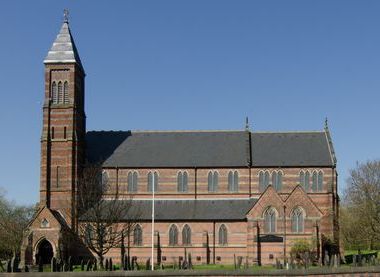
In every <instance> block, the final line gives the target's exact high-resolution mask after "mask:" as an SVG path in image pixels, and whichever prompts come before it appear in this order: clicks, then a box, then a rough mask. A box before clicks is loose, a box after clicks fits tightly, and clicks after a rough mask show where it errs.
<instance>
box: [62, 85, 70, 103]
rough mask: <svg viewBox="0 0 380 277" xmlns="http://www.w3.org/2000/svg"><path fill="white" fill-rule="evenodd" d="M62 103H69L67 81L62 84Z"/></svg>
mask: <svg viewBox="0 0 380 277" xmlns="http://www.w3.org/2000/svg"><path fill="white" fill-rule="evenodd" d="M63 102H64V103H65V104H68V103H69V83H68V82H67V81H65V83H64V84H63Z"/></svg>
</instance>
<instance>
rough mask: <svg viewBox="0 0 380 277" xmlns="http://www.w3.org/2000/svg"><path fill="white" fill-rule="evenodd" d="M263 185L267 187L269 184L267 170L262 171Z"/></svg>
mask: <svg viewBox="0 0 380 277" xmlns="http://www.w3.org/2000/svg"><path fill="white" fill-rule="evenodd" d="M264 186H265V188H267V187H268V186H269V172H268V171H265V173H264Z"/></svg>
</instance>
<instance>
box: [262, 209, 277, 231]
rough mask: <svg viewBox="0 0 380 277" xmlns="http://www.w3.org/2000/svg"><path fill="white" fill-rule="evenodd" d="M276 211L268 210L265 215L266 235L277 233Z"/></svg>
mask: <svg viewBox="0 0 380 277" xmlns="http://www.w3.org/2000/svg"><path fill="white" fill-rule="evenodd" d="M276 217H277V215H276V210H275V209H274V208H268V209H267V210H266V211H265V213H264V230H265V232H266V233H274V232H276Z"/></svg>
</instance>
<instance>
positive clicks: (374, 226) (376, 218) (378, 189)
mask: <svg viewBox="0 0 380 277" xmlns="http://www.w3.org/2000/svg"><path fill="white" fill-rule="evenodd" d="M345 212H346V213H345ZM342 219H344V220H346V221H347V222H344V221H343V222H341V223H342V231H341V233H342V235H343V238H344V239H345V240H354V241H353V244H356V245H363V244H366V245H367V247H368V248H369V249H373V248H374V246H375V245H376V244H377V245H378V244H379V242H380V160H374V161H367V162H366V163H358V164H357V165H356V167H355V168H354V169H352V170H350V176H349V178H348V180H347V188H346V192H345V202H344V209H343V218H342Z"/></svg>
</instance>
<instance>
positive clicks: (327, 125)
mask: <svg viewBox="0 0 380 277" xmlns="http://www.w3.org/2000/svg"><path fill="white" fill-rule="evenodd" d="M328 128H329V120H328V119H327V116H326V118H325V129H326V130H327V129H328Z"/></svg>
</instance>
